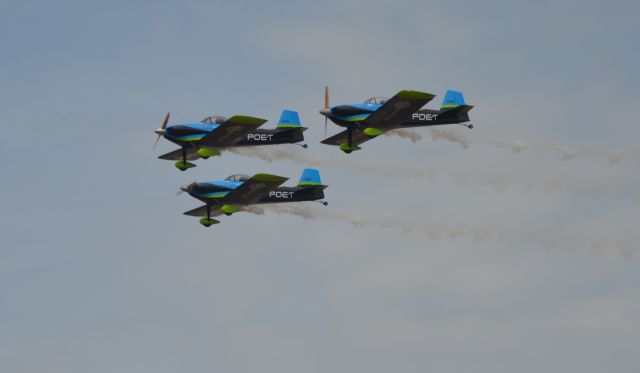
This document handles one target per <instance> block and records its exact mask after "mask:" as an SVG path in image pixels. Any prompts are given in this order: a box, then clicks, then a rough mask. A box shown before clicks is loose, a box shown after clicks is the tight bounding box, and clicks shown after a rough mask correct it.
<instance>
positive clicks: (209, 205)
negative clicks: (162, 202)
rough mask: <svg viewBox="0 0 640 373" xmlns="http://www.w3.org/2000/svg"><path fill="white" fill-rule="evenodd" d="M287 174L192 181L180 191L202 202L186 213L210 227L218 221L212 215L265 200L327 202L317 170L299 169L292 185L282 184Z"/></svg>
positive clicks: (232, 176) (267, 201)
mask: <svg viewBox="0 0 640 373" xmlns="http://www.w3.org/2000/svg"><path fill="white" fill-rule="evenodd" d="M287 180H289V179H288V178H286V177H282V176H277V175H270V174H256V175H253V176H251V177H249V176H247V175H231V176H229V177H227V178H226V179H224V180H221V181H204V182H193V183H191V184H189V185H185V186H183V187H181V188H180V191H181V192H186V193H188V194H189V195H190V196H191V197H193V198H196V199H198V200H200V201H202V202H204V203H205V205H203V206H200V207H198V208H195V209H193V210H189V211H187V212H185V213H184V214H185V215H189V216H196V217H201V218H200V224H202V225H204V226H205V227H209V226H211V225H212V224H217V223H219V221H218V220H216V219H213V218H212V217H213V216H219V215H222V214H225V215H227V216H229V215H231V214H233V213H236V212H240V211H244V210H246V209H247V207H248V206H251V205H257V204H267V203H286V202H303V201H318V202H320V203H322V204H323V205H325V206H326V205H327V204H328V203H327V202H326V201H322V199H323V198H324V189H325V188H327V185H322V182H321V181H320V172H319V171H318V170H316V169H313V168H307V169H305V170H304V171H303V172H302V176H301V177H300V181H299V182H298V185H296V186H294V187H284V186H281V185H282V184H284V182H285V181H287Z"/></svg>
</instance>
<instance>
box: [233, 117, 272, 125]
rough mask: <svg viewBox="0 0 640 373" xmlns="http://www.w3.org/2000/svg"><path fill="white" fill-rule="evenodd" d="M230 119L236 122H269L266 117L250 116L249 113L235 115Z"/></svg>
mask: <svg viewBox="0 0 640 373" xmlns="http://www.w3.org/2000/svg"><path fill="white" fill-rule="evenodd" d="M229 121H230V122H235V123H244V124H256V125H257V124H262V123H266V122H267V120H266V119H262V118H256V117H250V116H248V115H234V116H232V117H231V118H229Z"/></svg>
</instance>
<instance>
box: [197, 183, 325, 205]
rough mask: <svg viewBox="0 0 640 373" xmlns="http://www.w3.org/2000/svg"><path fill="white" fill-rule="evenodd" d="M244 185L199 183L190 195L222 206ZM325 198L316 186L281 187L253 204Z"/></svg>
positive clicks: (320, 189)
mask: <svg viewBox="0 0 640 373" xmlns="http://www.w3.org/2000/svg"><path fill="white" fill-rule="evenodd" d="M240 185H242V182H236V181H228V180H222V181H209V182H202V183H197V184H196V185H195V186H194V187H193V188H191V189H190V190H189V191H188V193H189V195H190V196H192V197H193V198H196V199H198V200H200V201H202V202H204V203H207V204H210V205H222V204H223V203H222V202H221V201H222V198H224V197H225V196H226V195H227V194H229V193H230V192H231V191H232V190H234V189H236V188H238V187H239V186H240ZM323 198H324V192H323V188H322V187H315V186H295V187H279V188H277V189H275V190H272V191H270V192H268V193H267V194H266V195H265V196H263V197H261V198H260V199H259V200H258V201H256V202H254V203H252V204H263V203H280V202H304V201H315V200H321V199H323Z"/></svg>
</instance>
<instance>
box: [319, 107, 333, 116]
mask: <svg viewBox="0 0 640 373" xmlns="http://www.w3.org/2000/svg"><path fill="white" fill-rule="evenodd" d="M320 114H322V115H324V116H325V117H328V116H329V115H331V109H329V108H322V109H320Z"/></svg>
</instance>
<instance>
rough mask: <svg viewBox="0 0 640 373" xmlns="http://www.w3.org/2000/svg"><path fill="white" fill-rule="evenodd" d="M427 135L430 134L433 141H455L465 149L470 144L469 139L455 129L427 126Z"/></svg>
mask: <svg viewBox="0 0 640 373" xmlns="http://www.w3.org/2000/svg"><path fill="white" fill-rule="evenodd" d="M429 135H431V139H432V140H434V141H438V140H446V141H451V142H453V143H457V144H460V145H462V147H463V148H465V149H467V148H468V147H469V145H471V140H470V139H468V138H466V137H464V136H462V135H460V134H459V133H456V132H455V131H451V130H447V129H440V128H429Z"/></svg>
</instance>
